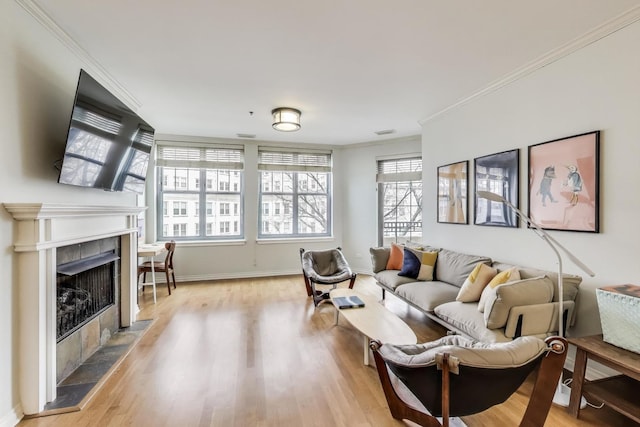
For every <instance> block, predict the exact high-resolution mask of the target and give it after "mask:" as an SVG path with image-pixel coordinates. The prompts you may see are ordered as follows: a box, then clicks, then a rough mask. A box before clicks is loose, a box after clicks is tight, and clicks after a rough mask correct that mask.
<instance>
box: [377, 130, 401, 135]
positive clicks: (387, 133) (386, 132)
mask: <svg viewBox="0 0 640 427" xmlns="http://www.w3.org/2000/svg"><path fill="white" fill-rule="evenodd" d="M391 133H396V130H395V129H385V130H379V131H376V132H375V134H376V135H389V134H391Z"/></svg>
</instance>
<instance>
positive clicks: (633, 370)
mask: <svg viewBox="0 0 640 427" xmlns="http://www.w3.org/2000/svg"><path fill="white" fill-rule="evenodd" d="M567 341H569V343H570V344H573V345H575V346H576V347H577V350H576V360H575V366H574V369H573V381H572V383H571V397H570V399H569V408H568V411H569V413H570V414H571V415H573V416H574V417H576V418H577V417H578V414H579V412H580V397H581V396H582V394H583V393H584V395H585V397H586V398H587V399H588V398H591V399H594V400H596V401H598V402H603V403H605V404H606V405H607V406H609V407H610V408H611V409H613V410H614V411H617V412H619V413H621V414H623V415H625V416H627V417H629V418H631V419H633V420H634V421H636V422H638V423H640V401H638V395H640V382H639V381H640V354H637V353H634V352H632V351H628V350H625V349H622V348H619V347H616V346H614V345H611V344H608V343H606V342H604V341H603V340H602V335H592V336H588V337H580V338H568V339H567ZM587 359H592V360H594V361H596V362H598V363H601V364H603V365H605V366H608V367H609V368H612V369H615V370H616V371H618V372H620V373H622V375H618V376H614V377H610V378H604V379H601V380H595V381H589V382H587V383H586V384H585V370H586V367H587Z"/></svg>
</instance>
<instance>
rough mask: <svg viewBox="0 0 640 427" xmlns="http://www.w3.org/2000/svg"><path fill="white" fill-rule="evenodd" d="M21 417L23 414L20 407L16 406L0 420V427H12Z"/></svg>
mask: <svg viewBox="0 0 640 427" xmlns="http://www.w3.org/2000/svg"><path fill="white" fill-rule="evenodd" d="M23 417H24V412H22V405H20V404H18V405H17V406H15V407H14V408H13V409H12V410H11V411H9V412H7V413H6V414H4V415H3V416H2V418H0V427H14V426H15V425H17V424H18V423H19V422H20V420H22V418H23Z"/></svg>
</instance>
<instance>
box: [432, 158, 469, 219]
mask: <svg viewBox="0 0 640 427" xmlns="http://www.w3.org/2000/svg"><path fill="white" fill-rule="evenodd" d="M468 171H469V161H468V160H465V161H463V162H458V163H451V164H450V165H444V166H438V222H444V223H451V224H467V223H468V219H467V218H468V217H467V203H468V202H467V201H468V179H469V172H468Z"/></svg>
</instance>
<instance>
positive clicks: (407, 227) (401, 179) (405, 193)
mask: <svg viewBox="0 0 640 427" xmlns="http://www.w3.org/2000/svg"><path fill="white" fill-rule="evenodd" d="M376 181H377V182H378V244H379V245H388V244H389V243H390V242H406V241H408V240H412V239H419V238H421V237H422V158H421V157H410V158H402V159H386V160H379V161H378V174H377V176H376Z"/></svg>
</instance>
